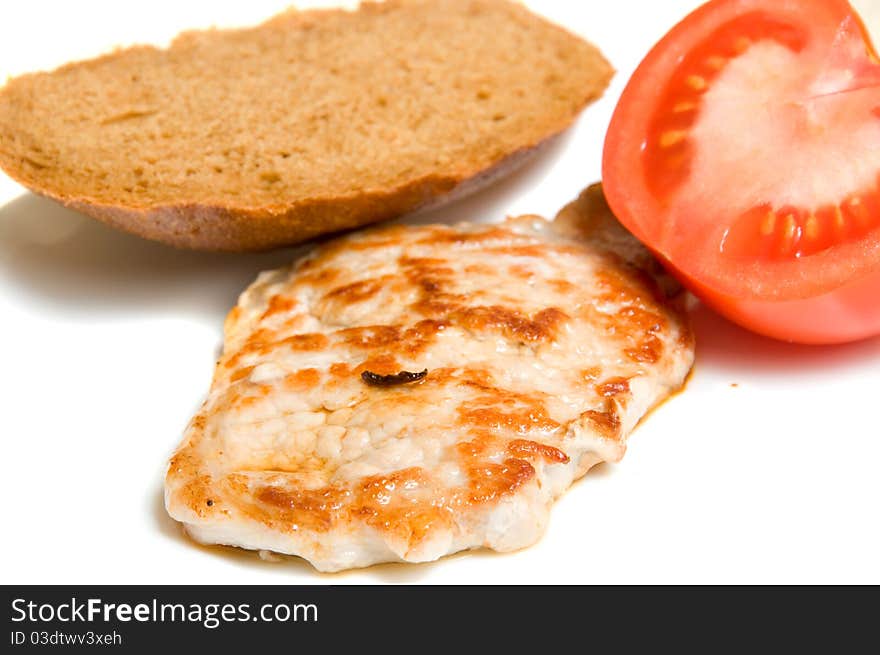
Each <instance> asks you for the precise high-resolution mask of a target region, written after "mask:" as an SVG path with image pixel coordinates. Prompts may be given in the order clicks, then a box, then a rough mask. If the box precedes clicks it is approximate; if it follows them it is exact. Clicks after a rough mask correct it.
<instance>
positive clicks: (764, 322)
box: [603, 0, 880, 343]
mask: <svg viewBox="0 0 880 655" xmlns="http://www.w3.org/2000/svg"><path fill="white" fill-rule="evenodd" d="M878 174H880V62H878V58H877V55H876V52H875V50H874V48H873V46H872V45H871V43H870V39H869V37H868V35H867V33H866V31H865V28H864V26H863V25H862V23H861V21H860V20H859V18H858V16H857V15H856V14H855V13H854V11H853V9H852V7H851V6H850V5H849V4H848V3H847V2H846V1H845V0H775V1H774V2H769V1H768V0H713V1H712V2H709V3H708V4H706V5H704V6H703V7H701V8H700V9H698V10H697V11H695V12H694V13H692V14H691V15H690V16H688V17H687V18H685V19H684V20H683V21H682V22H681V23H679V24H678V25H677V26H676V27H674V28H673V29H672V31H671V32H669V34H667V35H666V36H665V37H664V38H663V39H662V40H661V41H660V43H658V44H657V45H656V46H655V47H654V49H653V50H651V52H650V53H649V54H648V56H647V57H646V58H645V60H644V61H643V62H642V63H641V65H640V66H639V68H638V70H637V71H636V72H635V74H634V75H633V77H632V79H631V80H630V82H629V84H628V86H627V87H626V89H625V90H624V92H623V95H622V97H621V99H620V103H619V104H618V106H617V109H616V110H615V113H614V117H613V118H612V120H611V126H610V128H609V131H608V136H607V139H606V141H605V153H604V160H603V178H604V185H605V193H606V196H607V198H608V202H609V204H610V205H611V207H612V209H613V210H614V212H615V214H616V215H617V216H618V218H619V219H620V220H621V221H622V222H623V223H624V225H626V226H627V227H628V228H629V229H630V230H631V231H632V232H633V234H635V235H636V236H637V237H639V239H641V240H642V241H643V242H644V243H646V244H647V245H648V246H649V247H650V248H651V249H652V250H653V251H654V252H655V253H656V254H657V255H658V257H659V258H660V259H661V260H662V261H664V262H665V263H666V264H667V265H668V266H669V268H670V269H671V270H672V271H673V272H674V273H676V274H677V275H678V276H679V277H680V278H681V280H682V281H683V282H684V283H685V284H686V285H687V286H689V287H690V288H691V290H692V291H694V292H695V293H696V294H697V295H698V296H700V297H701V298H702V299H703V300H704V301H705V302H707V303H708V304H709V305H711V306H712V307H714V308H715V309H716V310H717V311H719V312H721V313H722V314H724V315H726V316H727V317H729V318H730V319H732V320H734V321H736V322H737V323H740V324H741V325H743V326H745V327H748V328H750V329H753V330H755V331H757V332H761V333H763V334H766V335H768V336H772V337H776V338H779V339H784V340H788V341H797V342H802V343H836V342H843V341H851V340H855V339H861V338H865V337H868V336H872V335H876V334H880V177H878Z"/></svg>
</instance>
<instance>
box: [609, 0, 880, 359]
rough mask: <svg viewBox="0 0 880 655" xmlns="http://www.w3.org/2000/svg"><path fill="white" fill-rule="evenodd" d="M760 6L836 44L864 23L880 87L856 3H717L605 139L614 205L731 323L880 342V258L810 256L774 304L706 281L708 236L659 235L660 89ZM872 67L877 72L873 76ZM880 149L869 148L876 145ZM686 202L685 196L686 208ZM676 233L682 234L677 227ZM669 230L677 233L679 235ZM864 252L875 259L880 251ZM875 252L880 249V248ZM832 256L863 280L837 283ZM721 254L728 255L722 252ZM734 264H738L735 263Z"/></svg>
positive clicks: (657, 59)
mask: <svg viewBox="0 0 880 655" xmlns="http://www.w3.org/2000/svg"><path fill="white" fill-rule="evenodd" d="M758 9H760V10H761V11H764V10H766V12H769V13H770V14H772V15H778V16H781V17H782V19H783V20H785V21H800V22H799V23H798V26H800V27H803V28H804V29H805V30H808V31H809V38H811V39H818V40H819V41H821V42H830V41H831V38H830V36H829V35H834V34H835V32H834V30H835V27H836V26H837V25H839V24H841V22H842V21H843V20H844V19H846V18H852V19H854V22H855V24H856V25H857V26H858V29H860V30H861V32H862V34H861V37H862V38H863V39H864V41H865V48H866V50H867V51H868V52H869V53H870V54H871V55H872V56H873V59H874V62H873V63H871V62H868V63H867V64H866V63H865V62H861V63H860V64H859V66H860V67H861V68H860V69H859V73H858V74H859V75H862V74H864V75H865V76H866V79H868V78H869V77H870V78H871V79H872V80H873V81H874V82H873V83H872V86H873V85H874V84H875V83H876V80H877V75H878V74H880V68H877V67H876V66H874V64H876V51H875V50H874V48H873V46H872V45H871V44H870V40H869V39H868V37H867V32H866V31H865V30H864V27H863V25H862V24H861V22H860V19H859V18H858V16H857V15H856V14H855V12H854V11H853V9H852V7H851V6H850V5H849V3H848V2H847V1H846V0H778V2H777V3H776V4H774V3H772V2H766V1H765V0H712V1H711V2H708V3H707V4H705V5H703V6H702V7H700V8H699V9H697V10H696V11H695V12H694V13H692V14H691V15H690V16H688V17H687V18H686V19H685V20H684V21H682V22H681V23H679V24H678V25H677V26H676V27H674V28H673V29H672V30H671V31H670V33H669V34H668V35H667V36H666V37H664V39H663V40H661V41H660V43H658V44H657V46H655V47H654V48H653V49H652V50H651V52H650V53H649V54H648V55H647V57H646V58H645V60H644V61H643V62H642V64H641V65H640V66H639V68H638V70H637V71H636V72H635V74H634V75H633V77H632V79H631V80H630V83H629V84H628V85H627V88H626V89H625V90H624V93H623V95H622V97H621V101H620V103H619V104H618V106H617V109H616V110H615V113H614V116H613V118H612V122H611V126H610V128H609V131H608V135H607V137H606V141H605V151H604V154H603V178H604V188H605V194H606V198H607V200H608V203H609V205H610V207H611V209H612V210H613V211H614V213H615V215H616V216H617V217H618V218H619V219H620V221H621V222H622V223H623V224H624V225H625V226H626V227H627V228H628V229H629V230H630V231H631V232H632V233H633V234H634V235H635V236H636V237H637V238H639V239H640V240H641V241H642V242H644V243H645V245H647V246H648V247H649V248H650V249H652V250H653V251H654V253H655V255H656V256H657V257H658V259H659V260H660V261H661V262H663V263H664V265H666V266H667V268H669V269H670V271H671V272H672V273H673V274H675V275H676V277H678V278H679V280H680V281H681V282H682V283H683V284H684V285H685V286H686V287H687V288H688V289H689V290H690V291H692V292H693V293H694V294H695V295H696V296H698V297H699V298H700V299H701V300H702V301H703V302H704V303H705V304H706V305H708V306H710V307H711V308H713V309H714V310H715V311H717V312H718V313H720V314H722V315H723V316H725V317H726V318H728V319H729V320H731V321H733V322H735V323H737V324H739V325H741V326H743V327H745V328H747V329H750V330H752V331H754V332H757V333H759V334H762V335H765V336H768V337H772V338H775V339H779V340H783V341H789V342H795V343H803V344H835V343H845V342H850V341H856V340H860V339H865V338H869V337H872V336H875V335H880V261H876V262H874V261H873V259H872V258H874V259H876V255H870V254H864V255H861V256H853V255H852V254H851V251H850V253H846V254H844V253H843V252H842V250H841V252H836V251H835V252H830V251H829V252H826V253H824V254H822V255H820V256H818V257H812V258H811V257H804V259H803V260H802V261H797V262H796V265H797V266H798V267H799V268H798V273H800V272H801V271H803V272H804V275H803V276H801V275H799V274H798V275H795V276H792V275H791V270H792V269H791V268H790V267H789V268H788V269H786V270H787V272H788V273H787V275H786V276H782V275H779V274H777V277H776V279H777V280H778V283H779V288H780V289H782V288H783V287H785V288H784V291H780V293H779V294H776V296H775V297H774V294H773V293H763V295H762V294H761V293H758V292H755V291H751V290H749V289H744V288H737V287H736V285H735V284H734V283H731V284H726V282H725V281H724V280H721V279H719V278H718V277H717V275H716V277H715V279H714V280H713V279H710V278H708V277H706V275H705V270H706V269H705V266H703V267H702V268H701V267H700V266H696V265H695V263H694V259H695V258H696V257H697V255H694V254H691V253H689V252H688V250H689V249H692V250H693V251H696V250H697V249H698V248H699V247H700V245H701V244H700V243H699V241H700V238H699V236H698V233H690V234H687V233H684V237H683V238H680V242H679V244H678V245H677V246H673V245H671V244H669V243H668V242H664V241H663V239H662V238H661V237H660V236H659V234H660V233H661V232H663V229H664V227H663V226H664V223H665V221H666V216H667V215H668V214H667V213H666V212H667V211H668V209H667V206H666V204H665V202H666V201H665V200H663V199H662V198H658V197H657V196H656V193H655V192H652V189H651V185H652V180H651V179H650V171H649V172H648V174H646V173H645V170H644V167H643V166H642V161H643V159H642V157H643V155H644V153H645V148H646V143H649V139H652V138H654V135H652V134H651V124H652V120H653V119H652V115H653V112H654V111H655V110H656V107H657V103H658V102H660V101H659V100H658V97H661V95H662V94H660V93H659V91H658V90H659V89H662V88H664V81H665V80H667V79H671V77H672V76H673V75H674V74H675V73H676V70H677V68H676V67H677V66H678V65H679V64H680V62H682V61H685V60H686V58H687V56H688V54H689V53H690V52H691V51H692V49H693V48H694V47H695V46H696V44H698V43H700V41H701V39H705V38H706V36H708V35H710V34H712V33H713V32H714V31H715V30H717V29H718V28H719V26H721V25H725V24H727V23H728V22H730V21H733V20H736V19H737V18H739V17H741V16H742V15H743V14H744V13H747V12H750V11H751V12H754V11H756V10H758ZM774 12H775V13H774ZM798 12H801V13H802V14H803V17H802V18H797V14H798ZM793 16H795V18H792V17H793ZM847 63H849V62H847ZM871 67H873V68H874V70H873V71H870V70H868V68H871ZM853 70H855V68H854V69H853ZM878 115H880V113H878ZM872 147H873V146H872V145H871V144H866V148H872ZM774 152H775V151H774ZM817 165H819V164H817ZM702 170H711V169H702ZM723 173H724V172H723V171H721V172H720V173H719V174H720V175H723ZM654 181H656V180H654ZM841 200H843V199H842V198H841ZM686 201H687V198H686V197H685V200H684V201H681V202H686ZM725 209H726V208H725V207H723V206H722V207H712V206H709V207H706V206H703V207H699V208H695V209H694V213H699V212H703V213H704V214H705V213H707V212H708V213H711V214H713V215H715V214H717V215H718V216H720V217H721V220H730V219H732V217H730V216H725V215H724V210H725ZM679 215H681V213H679ZM675 229H676V230H678V229H680V228H679V227H678V226H676V227H675ZM666 233H667V235H668V233H669V231H668V230H667V232H666ZM871 238H875V239H876V237H874V236H872V237H871ZM713 245H714V244H713ZM704 250H708V248H704ZM863 251H864V252H865V253H868V252H869V251H870V248H868V247H866V248H864V249H863ZM716 252H717V249H716ZM873 252H877V251H876V249H875V250H874V251H873ZM828 255H835V256H836V262H835V267H836V269H837V270H838V271H841V270H842V271H846V270H847V269H851V270H852V271H856V270H858V274H857V275H856V274H853V275H851V276H850V277H849V278H846V279H844V275H845V273H842V274H839V275H838V277H837V278H835V279H832V278H831V276H829V275H827V273H829V272H830V269H829V268H827V266H824V263H825V262H827V261H828ZM716 256H717V257H720V254H719V255H716ZM703 257H704V258H705V255H703ZM823 258H824V259H823ZM704 261H705V260H704ZM817 261H822V262H823V263H822V264H818V263H817ZM856 264H858V266H857V265H856ZM875 264H876V265H875ZM727 265H728V266H730V264H729V262H728V264H727ZM719 267H720V265H719ZM768 268H769V266H768ZM717 270H720V268H716V272H717ZM823 274H824V275H823ZM727 275H728V276H729V275H730V273H727ZM801 277H803V280H802V281H799V282H798V283H797V284H798V285H800V287H799V288H797V286H795V287H794V288H792V283H791V280H792V279H798V280H800V278H801ZM823 278H824V279H823ZM728 279H729V278H728ZM770 279H771V280H772V276H770ZM786 284H787V286H785V285H786ZM765 286H766V284H765ZM771 291H772V290H771Z"/></svg>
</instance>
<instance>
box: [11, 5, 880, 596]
mask: <svg viewBox="0 0 880 655" xmlns="http://www.w3.org/2000/svg"><path fill="white" fill-rule="evenodd" d="M768 1H769V0H768ZM302 4H303V5H305V3H302ZM323 4H330V3H323ZM529 4H530V5H531V6H532V8H533V9H535V10H536V11H539V12H541V13H543V14H545V15H547V16H548V17H550V18H552V19H553V20H555V21H557V22H559V23H561V24H563V25H566V26H567V27H568V28H570V29H571V30H573V31H575V32H577V33H579V34H581V35H583V36H584V37H586V38H588V39H590V40H591V41H593V42H595V43H597V44H598V45H599V46H600V47H601V48H602V50H603V51H604V52H605V54H606V55H607V56H608V58H609V59H610V60H611V62H612V63H613V64H614V65H615V67H616V68H617V70H618V75H617V77H616V79H615V80H614V83H613V85H612V86H611V88H610V89H609V91H608V93H607V94H606V95H605V97H604V99H603V100H602V101H601V102H599V103H597V104H596V105H594V106H593V107H591V108H590V109H588V110H587V112H586V114H585V115H584V117H583V119H582V120H581V121H580V123H579V124H578V125H577V127H576V128H575V129H574V130H573V131H572V132H571V133H570V134H569V135H568V136H567V137H566V138H564V139H563V140H562V142H561V143H560V144H558V145H557V146H555V147H554V148H553V149H551V150H550V151H549V152H546V153H545V154H543V155H542V156H541V157H540V159H538V160H536V161H534V162H533V163H532V164H531V165H530V166H529V167H527V168H526V169H525V170H523V171H521V172H519V173H517V174H516V175H514V176H513V177H512V178H510V179H508V180H506V181H504V182H502V183H500V184H499V185H497V186H495V187H493V188H491V189H489V190H487V191H484V192H483V193H481V194H479V195H478V196H475V197H473V198H471V199H468V200H465V201H463V202H460V203H458V204H456V205H454V206H451V207H448V208H446V209H444V210H442V211H437V212H433V213H432V214H431V218H433V219H436V220H454V219H465V218H467V219H475V218H486V219H500V218H502V217H503V216H504V215H505V214H507V213H510V214H517V213H526V212H530V213H531V212H534V213H543V214H545V215H552V214H553V212H555V211H556V210H557V209H558V208H559V207H561V206H562V205H563V204H564V203H566V202H567V201H568V200H570V199H572V198H573V197H574V196H575V195H576V194H577V193H578V191H579V190H580V189H581V188H583V187H585V186H586V185H587V184H589V183H591V182H593V181H595V180H597V179H598V178H599V162H600V154H601V145H602V140H603V137H604V133H605V128H606V126H607V123H608V120H609V117H610V115H611V111H612V110H613V108H614V104H615V102H616V99H617V97H618V95H619V94H620V91H621V89H622V87H623V85H624V83H625V82H626V80H627V79H628V77H629V75H630V73H631V72H632V70H633V69H634V67H635V66H636V64H637V63H638V61H639V60H640V59H641V57H642V56H643V55H644V54H645V53H646V52H647V50H648V48H649V47H650V46H651V45H652V44H653V43H654V42H655V41H656V40H657V39H658V38H659V37H660V36H661V35H662V34H663V33H664V32H665V31H666V30H667V29H668V28H669V27H671V26H672V25H673V24H674V23H675V22H677V21H678V20H679V19H680V18H682V17H683V16H684V15H685V14H686V13H687V12H688V11H689V10H690V9H692V8H693V7H694V6H695V5H696V4H697V3H696V2H693V1H692V0H674V1H673V0H663V1H662V2H648V1H644V2H639V1H636V0H612V1H610V2H608V1H606V0H601V1H600V0H589V1H586V2H538V1H534V2H530V3H529ZM856 4H857V5H858V6H859V7H860V8H862V10H863V11H864V12H865V15H866V19H867V22H868V25H869V26H870V27H872V28H877V29H876V30H875V32H880V0H857V1H856ZM285 5H286V1H285V0H249V1H248V2H243V3H242V2H207V1H205V2H183V1H179V2H174V3H171V2H168V3H163V2H149V3H147V2H113V1H103V2H99V1H97V0H91V1H81V2H61V1H58V2H46V1H40V2H37V1H35V0H30V1H28V2H3V3H2V9H0V76H2V77H0V79H5V76H6V75H8V74H17V73H21V72H25V71H29V70H35V69H44V68H48V67H53V66H56V65H59V64H61V63H63V62H65V61H67V60H69V59H74V58H81V57H86V56H92V55H96V54H98V53H101V52H104V51H107V50H108V49H111V48H112V47H113V46H114V45H125V44H130V43H133V42H155V43H163V42H167V40H168V39H169V38H170V37H171V36H173V34H174V33H176V32H177V31H178V30H180V29H183V28H189V27H206V26H209V25H211V24H217V25H221V26H222V25H236V24H248V23H255V22H258V21H260V20H261V19H263V18H266V17H269V16H270V15H272V14H273V13H275V12H277V11H279V10H281V9H282V8H283V7H284V6H285ZM301 6H302V5H301ZM290 257H291V254H290V253H289V252H276V253H271V254H265V255H258V256H247V255H246V256H241V255H207V254H194V253H188V252H180V251H175V250H172V249H170V248H166V247H164V246H161V245H157V244H153V243H148V242H146V241H141V240H139V239H137V238H135V237H130V236H128V235H125V234H121V233H117V232H114V231H112V230H111V229H109V228H106V227H104V226H103V225H100V224H98V223H97V222H94V221H92V220H90V219H87V218H84V217H81V216H79V215H77V214H75V213H73V212H70V211H67V210H64V209H62V208H60V207H57V206H55V205H53V204H52V203H50V202H48V201H45V200H41V199H38V198H36V197H34V196H33V195H30V194H27V193H25V192H24V191H23V189H21V188H20V187H19V186H18V185H16V184H15V183H13V182H11V181H10V180H9V179H7V178H6V177H4V176H2V174H0V336H2V338H0V372H2V375H0V485H2V487H0V493H2V502H3V507H4V509H3V517H2V525H3V528H2V531H3V536H2V546H0V548H2V557H0V583H7V584H8V583H85V582H89V583H126V584H127V583H322V584H327V583H332V584H342V583H360V582H423V583H489V582H493V583H512V582H520V583H538V582H545V583H550V582H561V583H568V582H578V583H586V582H602V583H656V582H667V583H678V582H680V583H703V582H730V583H747V582H751V583H757V582H767V583H781V582H873V583H880V518H878V517H880V510H878V503H880V474H878V464H880V427H878V406H880V399H878V390H880V339H873V340H870V341H866V342H862V343H858V344H852V345H848V346H841V347H834V348H816V347H813V348H807V347H797V346H790V345H785V344H782V343H776V342H771V341H769V340H766V339H763V338H760V337H756V336H752V335H750V334H748V333H746V332H744V331H743V330H741V329H739V328H737V327H734V326H732V325H730V324H729V323H727V322H725V321H724V320H723V319H720V318H718V317H717V316H715V315H713V314H712V313H711V312H708V311H706V310H702V309H701V310H698V311H697V312H696V314H695V316H694V322H695V326H696V331H697V338H698V357H697V359H698V363H697V366H696V371H695V374H694V376H693V379H692V380H691V382H690V385H689V387H688V389H687V390H686V391H685V392H684V393H683V394H681V395H679V396H678V397H676V398H674V399H673V400H671V401H669V402H668V403H667V404H665V405H664V406H662V407H661V408H660V409H659V410H658V411H656V412H655V413H654V414H653V415H652V416H651V417H650V419H649V420H648V421H646V423H645V424H644V425H642V426H641V427H640V428H639V429H638V430H637V431H636V432H635V434H634V435H633V437H632V439H631V441H630V448H629V453H628V454H627V456H626V458H625V459H624V460H623V462H621V463H620V464H618V465H615V466H609V465H602V466H601V467H599V468H598V469H595V470H594V471H593V472H591V473H590V474H589V475H588V476H587V477H586V478H585V479H584V480H583V481H582V482H580V483H578V484H576V485H575V486H574V487H573V488H572V489H571V490H570V491H569V492H568V494H567V495H566V496H564V498H563V499H562V500H561V501H560V502H559V503H558V505H557V507H556V508H555V510H554V514H553V519H552V521H551V524H550V528H549V530H548V532H547V534H546V536H545V537H544V539H543V540H542V541H541V542H540V543H539V544H537V545H536V546H534V547H532V548H530V549H527V550H525V551H522V552H519V553H514V554H508V555H496V554H484V553H467V554H463V555H459V556H455V557H452V558H449V559H446V560H443V561H440V562H438V563H434V564H427V565H383V566H379V567H374V568H372V569H368V570H365V571H359V572H351V573H345V574H337V575H329V576H328V575H319V574H317V573H315V572H314V571H313V570H312V569H311V568H310V567H309V566H308V565H307V564H305V563H303V562H301V561H299V560H289V561H286V562H284V563H281V564H270V563H265V562H262V561H261V560H259V559H258V558H257V556H256V555H255V554H252V553H245V552H239V551H235V550H233V549H227V548H219V547H213V548H207V547H200V546H196V545H194V544H193V543H191V542H189V541H188V540H187V539H186V538H185V537H184V536H183V535H182V533H181V531H180V530H179V529H178V526H177V525H176V524H175V523H174V522H173V521H172V520H170V519H169V518H168V517H167V516H166V514H165V511H164V509H163V506H162V477H163V473H164V468H165V463H166V461H167V458H168V456H169V455H170V453H171V451H172V449H173V448H174V447H175V445H176V444H177V442H178V440H179V438H180V435H181V431H182V430H183V428H184V426H185V424H186V422H187V421H188V419H189V417H190V416H191V414H192V413H193V412H194V410H195V409H196V408H197V407H198V405H199V404H200V402H201V400H202V397H203V395H204V394H205V392H206V391H207V388H208V384H209V381H210V375H211V370H212V365H213V362H214V359H215V357H216V355H217V349H218V347H219V345H220V342H221V325H222V320H223V317H224V315H225V313H226V311H227V310H228V309H229V308H230V307H231V306H232V304H233V303H234V302H235V299H236V296H237V294H238V293H239V292H240V291H241V290H242V289H243V288H244V287H245V285H247V284H248V283H249V282H250V281H251V279H252V278H253V277H254V276H255V275H256V273H257V272H258V271H260V270H261V269H265V268H269V267H274V266H276V265H279V264H281V263H284V262H286V261H288V260H289V259H290ZM733 385H737V386H733Z"/></svg>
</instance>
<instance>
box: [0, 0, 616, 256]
mask: <svg viewBox="0 0 880 655" xmlns="http://www.w3.org/2000/svg"><path fill="white" fill-rule="evenodd" d="M611 75H612V69H611V67H610V66H609V65H608V63H607V62H606V61H605V60H604V59H603V57H602V55H601V53H600V52H599V51H598V50H597V49H596V48H595V47H593V46H592V45H590V44H589V43H587V42H585V41H583V40H581V39H580V38H578V37H576V36H574V35H572V34H570V33H569V32H567V31H565V30H564V29H562V28H560V27H557V26H555V25H553V24H551V23H548V22H547V21H545V20H544V19H542V18H540V17H538V16H535V15H534V14H532V13H530V12H529V11H528V10H527V9H526V8H524V7H522V6H520V5H518V4H514V3H512V2H507V1H505V0H393V1H390V2H384V3H367V4H363V5H361V6H360V8H359V9H358V10H356V11H344V10H316V11H304V12H299V11H293V10H292V11H288V12H286V13H283V14H281V15H279V16H276V17H275V18H272V19H271V20H269V21H267V22H265V23H263V24H262V25H259V26H257V27H252V28H248V29H236V30H207V31H200V32H187V33H184V34H182V35H180V36H179V37H178V38H177V39H176V40H175V41H174V42H173V44H172V45H171V47H170V48H168V49H159V48H155V47H152V46H136V47H132V48H128V49H125V50H118V51H116V52H114V53H112V54H109V55H106V56H103V57H99V58H97V59H93V60H90V61H84V62H78V63H73V64H68V65H66V66H63V67H61V68H59V69H57V70H55V71H53V72H51V73H36V74H29V75H24V76H21V77H18V78H15V79H13V80H11V81H10V82H8V83H7V84H6V86H5V87H4V88H3V89H2V91H0V165H2V167H3V168H4V169H5V170H6V171H7V172H8V173H9V174H10V175H11V176H12V177H13V178H15V179H16V180H18V181H20V182H21V183H22V184H24V185H25V186H27V187H29V188H30V189H32V190H33V191H35V192H37V193H40V194H43V195H46V196H49V197H51V198H54V199H56V200H58V201H60V202H62V203H64V204H66V205H68V206H71V207H74V208H75V209H79V210H81V211H84V212H86V213H88V214H90V215H92V216H94V217H96V218H99V219H102V220H104V221H107V222H109V223H111V224H113V225H116V226H117V227H121V228H123V229H127V230H129V231H131V232H134V233H136V234H139V235H141V236H144V237H148V238H152V239H157V240H161V241H165V242H168V243H171V244H174V245H178V246H183V247H191V248H200V249H217V250H252V249H260V248H268V247H272V246H279V245H284V244H290V243H295V242H299V241H303V240H306V239H309V238H311V237H314V236H316V235H318V234H322V233H326V232H332V231H338V230H341V229H345V228H350V227H356V226H359V225H363V224H366V223H371V222H374V221H377V220H382V219H387V218H391V217H394V216H398V215H401V214H403V213H406V212H408V211H411V210H413V209H415V208H417V207H419V206H422V205H424V204H425V203H427V202H430V201H432V200H434V199H435V198H437V197H438V196H442V195H444V194H448V193H449V192H450V191H452V190H453V189H455V188H456V187H458V186H459V185H461V184H462V183H463V182H465V181H467V180H471V179H474V178H476V179H480V178H486V177H488V176H487V175H486V173H487V171H491V170H493V169H499V166H500V165H501V167H503V164H504V163H505V162H506V161H510V160H512V159H514V158H516V156H517V155H519V154H522V153H524V152H527V151H529V150H531V149H534V148H535V147H536V146H537V145H539V144H540V143H542V142H543V141H545V140H546V139H547V138H549V137H551V136H553V135H555V134H558V133H559V132H561V131H563V130H564V129H565V128H566V127H568V126H569V125H570V124H571V123H572V121H573V120H574V119H575V117H576V116H577V114H578V113H579V112H580V111H581V110H582V109H583V108H584V107H585V106H586V105H587V104H588V103H589V102H590V101H591V100H593V99H595V98H597V97H598V96H600V95H601V93H602V91H603V90H604V89H605V87H606V86H607V84H608V81H609V80H610V77H611Z"/></svg>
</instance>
